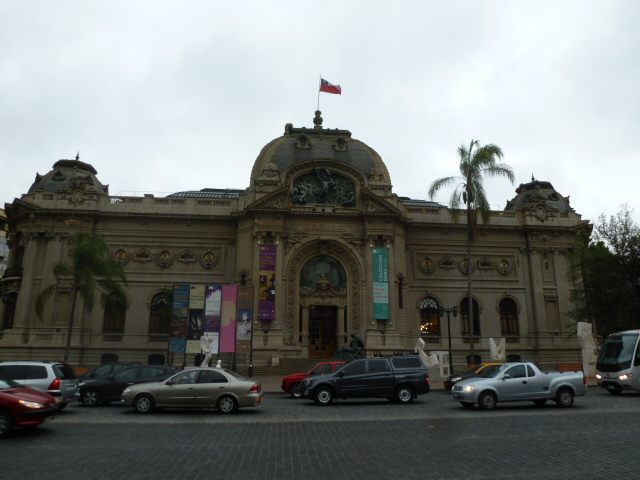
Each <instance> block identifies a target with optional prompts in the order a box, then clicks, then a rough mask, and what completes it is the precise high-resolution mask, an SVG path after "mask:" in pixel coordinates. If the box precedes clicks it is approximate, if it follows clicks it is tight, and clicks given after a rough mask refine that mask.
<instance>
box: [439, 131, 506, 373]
mask: <svg viewBox="0 0 640 480" xmlns="http://www.w3.org/2000/svg"><path fill="white" fill-rule="evenodd" d="M474 148H475V150H474ZM458 155H459V156H460V176H455V177H444V178H440V179H438V180H435V181H434V182H433V183H432V184H431V186H430V187H429V198H431V200H433V198H434V196H435V195H436V193H437V192H438V191H439V190H441V189H442V188H444V187H446V186H448V185H450V184H453V183H456V182H459V183H458V185H457V186H456V188H455V190H454V191H453V193H452V194H451V198H450V200H449V208H450V209H451V215H452V216H453V218H454V221H456V222H457V221H458V216H459V214H460V212H461V209H460V206H461V204H462V202H464V204H465V207H466V211H467V212H466V213H467V282H468V289H469V293H468V297H467V306H468V321H469V345H470V349H471V364H473V363H475V356H474V345H473V343H474V340H473V334H474V332H473V327H474V325H473V288H472V286H473V285H472V282H471V271H472V270H473V269H472V268H471V266H472V263H471V245H472V244H473V243H474V242H476V241H477V240H478V214H480V218H481V219H482V222H483V223H489V221H490V220H491V207H490V205H489V201H488V200H487V195H486V193H485V191H484V187H483V185H482V181H483V178H484V177H506V178H507V179H509V181H510V182H511V184H512V185H513V183H514V180H515V177H514V174H513V171H512V170H511V167H510V166H509V165H507V164H504V163H498V162H497V160H498V159H501V158H502V157H503V154H502V150H501V149H500V147H498V146H497V145H493V144H489V145H485V146H484V147H481V146H480V142H479V141H478V140H471V143H470V144H469V147H468V148H467V146H466V145H464V144H462V145H460V147H458ZM452 361H453V359H449V362H452Z"/></svg>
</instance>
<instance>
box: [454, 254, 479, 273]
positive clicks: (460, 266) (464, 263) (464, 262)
mask: <svg viewBox="0 0 640 480" xmlns="http://www.w3.org/2000/svg"><path fill="white" fill-rule="evenodd" d="M468 267H469V260H467V259H466V258H465V259H464V260H462V261H460V262H458V270H460V272H462V273H464V274H465V275H466V274H467V269H468ZM475 271H476V265H475V263H473V264H471V272H475Z"/></svg>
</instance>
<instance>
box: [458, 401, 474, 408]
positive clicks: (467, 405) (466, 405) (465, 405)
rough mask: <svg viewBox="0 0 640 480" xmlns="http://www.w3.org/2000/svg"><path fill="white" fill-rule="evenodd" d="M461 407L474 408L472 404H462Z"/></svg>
mask: <svg viewBox="0 0 640 480" xmlns="http://www.w3.org/2000/svg"><path fill="white" fill-rule="evenodd" d="M460 405H462V406H463V407H464V408H473V403H471V402H460Z"/></svg>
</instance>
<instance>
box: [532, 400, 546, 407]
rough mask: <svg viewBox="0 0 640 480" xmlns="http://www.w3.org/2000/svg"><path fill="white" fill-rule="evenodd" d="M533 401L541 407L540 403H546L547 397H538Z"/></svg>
mask: <svg viewBox="0 0 640 480" xmlns="http://www.w3.org/2000/svg"><path fill="white" fill-rule="evenodd" d="M533 403H535V404H536V405H537V406H539V407H541V406H542V405H544V404H545V403H547V399H546V398H539V399H537V400H534V401H533Z"/></svg>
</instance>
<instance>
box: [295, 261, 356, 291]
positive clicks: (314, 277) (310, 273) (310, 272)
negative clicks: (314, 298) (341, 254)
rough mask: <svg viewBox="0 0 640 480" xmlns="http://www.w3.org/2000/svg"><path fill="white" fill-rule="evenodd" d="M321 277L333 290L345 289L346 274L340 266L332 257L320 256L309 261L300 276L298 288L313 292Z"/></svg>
mask: <svg viewBox="0 0 640 480" xmlns="http://www.w3.org/2000/svg"><path fill="white" fill-rule="evenodd" d="M322 275H325V276H326V279H327V280H328V281H329V282H330V283H331V287H333V288H334V289H335V290H340V288H347V273H346V272H345V270H344V267H343V266H342V264H341V263H340V262H339V261H338V260H336V259H335V258H333V257H330V256H328V255H320V256H317V257H314V258H312V259H311V260H309V261H308V262H307V263H306V264H305V266H304V267H303V268H302V273H301V274H300V288H305V287H306V289H307V290H313V289H314V288H316V285H317V284H318V282H320V280H321V279H322Z"/></svg>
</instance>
